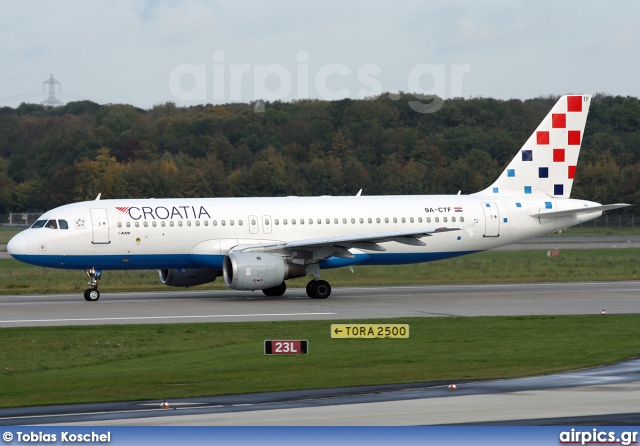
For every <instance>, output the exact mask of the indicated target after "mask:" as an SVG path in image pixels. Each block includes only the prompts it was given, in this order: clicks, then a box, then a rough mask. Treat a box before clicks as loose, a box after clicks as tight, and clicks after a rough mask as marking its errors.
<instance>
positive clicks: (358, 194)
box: [356, 189, 362, 197]
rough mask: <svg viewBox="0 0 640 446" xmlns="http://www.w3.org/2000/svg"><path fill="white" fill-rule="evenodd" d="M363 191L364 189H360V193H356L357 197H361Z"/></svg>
mask: <svg viewBox="0 0 640 446" xmlns="http://www.w3.org/2000/svg"><path fill="white" fill-rule="evenodd" d="M361 193H362V189H360V190H359V191H358V193H357V194H356V197H359V196H360V194H361Z"/></svg>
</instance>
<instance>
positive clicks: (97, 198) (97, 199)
mask: <svg viewBox="0 0 640 446" xmlns="http://www.w3.org/2000/svg"><path fill="white" fill-rule="evenodd" d="M100 195H102V192H100V193H99V194H98V196H97V197H96V201H100Z"/></svg>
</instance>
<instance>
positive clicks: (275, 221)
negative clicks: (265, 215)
mask: <svg viewBox="0 0 640 446" xmlns="http://www.w3.org/2000/svg"><path fill="white" fill-rule="evenodd" d="M274 223H275V224H276V226H278V225H279V224H280V220H278V219H277V218H276V219H275V220H274Z"/></svg>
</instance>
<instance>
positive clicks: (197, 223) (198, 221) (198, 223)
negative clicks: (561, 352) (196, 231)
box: [153, 220, 200, 226]
mask: <svg viewBox="0 0 640 446" xmlns="http://www.w3.org/2000/svg"><path fill="white" fill-rule="evenodd" d="M153 223H154V225H153V226H155V221H154V222H153ZM196 226H200V220H196Z"/></svg>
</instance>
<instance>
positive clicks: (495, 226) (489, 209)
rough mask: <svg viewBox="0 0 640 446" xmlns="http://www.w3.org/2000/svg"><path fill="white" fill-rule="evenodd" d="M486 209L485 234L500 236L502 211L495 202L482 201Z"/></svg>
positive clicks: (487, 235) (486, 235)
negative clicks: (500, 211) (499, 210)
mask: <svg viewBox="0 0 640 446" xmlns="http://www.w3.org/2000/svg"><path fill="white" fill-rule="evenodd" d="M482 210H483V211H484V221H485V225H484V236H485V237H499V236H500V213H499V212H498V206H496V204H495V203H482Z"/></svg>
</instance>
